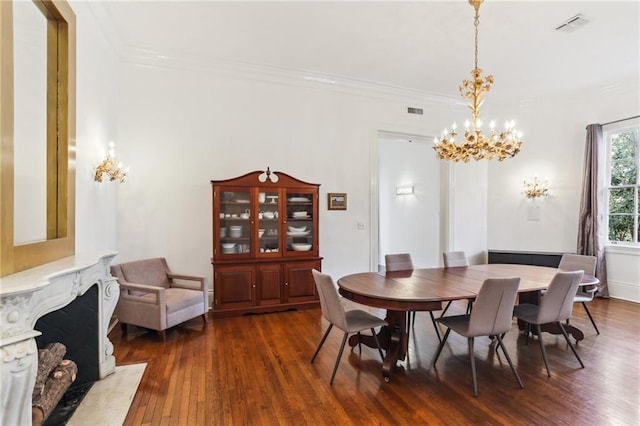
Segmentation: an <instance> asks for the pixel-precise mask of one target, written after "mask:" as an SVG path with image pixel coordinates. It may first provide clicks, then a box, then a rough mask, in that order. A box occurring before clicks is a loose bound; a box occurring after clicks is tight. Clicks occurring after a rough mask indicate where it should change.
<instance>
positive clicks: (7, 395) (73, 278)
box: [0, 252, 119, 426]
mask: <svg viewBox="0 0 640 426" xmlns="http://www.w3.org/2000/svg"><path fill="white" fill-rule="evenodd" d="M116 255H117V253H116V252H107V253H102V254H97V255H95V254H94V255H75V256H71V257H68V258H65V259H61V260H58V261H55V262H51V263H47V264H45V265H41V266H38V267H35V268H32V269H28V270H25V271H22V272H19V273H16V274H13V275H8V276H5V277H2V278H0V377H2V381H1V384H0V386H1V389H0V391H1V395H2V414H1V416H0V424H2V425H7V426H9V425H30V424H31V393H32V391H33V386H34V384H35V380H36V371H37V368H38V349H37V347H36V341H35V337H37V336H39V335H40V332H39V331H38V330H35V329H34V326H35V324H36V321H37V320H38V319H39V318H40V317H42V316H43V315H45V314H47V313H49V312H53V311H55V310H58V309H61V308H62V307H64V306H66V305H68V304H69V303H71V302H72V301H73V300H74V299H75V298H76V297H78V296H82V295H83V294H84V293H85V292H86V291H87V290H88V289H89V288H90V287H91V286H93V285H97V286H98V313H99V318H98V322H99V324H98V333H99V335H98V348H99V354H98V360H99V361H98V362H99V366H98V367H99V374H100V378H101V379H102V378H104V377H106V376H108V375H109V374H111V373H113V372H115V365H116V362H115V358H114V356H113V344H112V343H111V341H109V339H108V338H107V332H108V329H109V321H110V319H111V315H112V314H113V311H114V310H115V307H116V303H117V301H118V297H119V286H118V282H117V281H116V279H115V278H114V277H112V276H111V274H110V272H109V267H110V264H111V262H112V261H113V258H114V257H115V256H116Z"/></svg>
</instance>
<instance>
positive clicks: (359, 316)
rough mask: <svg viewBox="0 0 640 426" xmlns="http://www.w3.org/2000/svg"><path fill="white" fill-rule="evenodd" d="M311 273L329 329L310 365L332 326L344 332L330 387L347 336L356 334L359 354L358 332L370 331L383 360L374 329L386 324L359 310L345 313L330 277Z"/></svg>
mask: <svg viewBox="0 0 640 426" xmlns="http://www.w3.org/2000/svg"><path fill="white" fill-rule="evenodd" d="M311 272H312V274H313V279H314V281H315V283H316V287H317V289H318V294H319V295H320V308H321V309H322V316H323V317H324V318H325V319H326V320H327V321H329V327H328V328H327V331H325V333H324V336H322V340H321V341H320V344H319V345H318V348H317V349H316V352H315V353H314V354H313V358H311V363H312V364H313V361H314V360H315V359H316V356H317V355H318V352H320V348H322V345H323V344H324V342H325V340H326V339H327V336H329V332H330V331H331V329H332V328H333V326H334V325H335V326H336V327H338V328H339V329H340V330H342V331H344V336H343V337H342V344H341V345H340V351H339V352H338V357H337V358H336V363H335V365H334V367H333V373H332V374H331V381H330V382H329V384H330V385H333V379H334V377H335V376H336V371H337V370H338V365H339V364H340V358H342V352H343V351H344V345H345V343H346V342H347V337H348V336H349V334H353V333H357V334H358V347H359V349H360V352H361V353H362V346H361V344H360V332H361V331H364V330H371V333H372V334H373V338H374V339H375V342H376V345H378V352H379V353H380V357H382V359H383V360H384V354H383V353H382V348H381V347H380V342H379V341H378V336H377V335H376V332H375V329H374V327H379V326H384V325H387V322H386V321H385V320H383V319H380V318H378V317H376V316H375V315H372V314H370V313H369V312H366V311H363V310H360V309H353V310H350V311H345V309H344V306H343V305H342V302H341V300H340V295H339V294H338V290H337V289H336V286H335V284H334V283H333V279H331V276H329V275H327V274H323V273H321V272H319V271H317V270H315V269H313V270H312V271H311Z"/></svg>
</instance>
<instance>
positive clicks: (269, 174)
mask: <svg viewBox="0 0 640 426" xmlns="http://www.w3.org/2000/svg"><path fill="white" fill-rule="evenodd" d="M267 179H269V180H270V181H271V182H273V183H276V182H278V180H280V178H279V177H278V175H276V174H275V173H273V172H272V171H271V170H269V167H268V166H267V171H266V172H262V173H261V174H259V175H258V180H259V181H260V182H266V181H267Z"/></svg>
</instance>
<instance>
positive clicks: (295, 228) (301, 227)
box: [289, 226, 307, 232]
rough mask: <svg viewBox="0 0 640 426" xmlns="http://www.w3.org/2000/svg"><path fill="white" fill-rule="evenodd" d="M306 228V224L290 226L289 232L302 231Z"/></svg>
mask: <svg viewBox="0 0 640 426" xmlns="http://www.w3.org/2000/svg"><path fill="white" fill-rule="evenodd" d="M306 230H307V227H306V226H290V227H289V232H304V231H306Z"/></svg>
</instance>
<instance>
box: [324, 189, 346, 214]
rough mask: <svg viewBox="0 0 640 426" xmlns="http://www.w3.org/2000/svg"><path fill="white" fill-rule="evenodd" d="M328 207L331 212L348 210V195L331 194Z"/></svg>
mask: <svg viewBox="0 0 640 426" xmlns="http://www.w3.org/2000/svg"><path fill="white" fill-rule="evenodd" d="M327 207H328V209H329V210H346V209H347V194H346V193H345V192H329V193H328V194H327Z"/></svg>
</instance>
